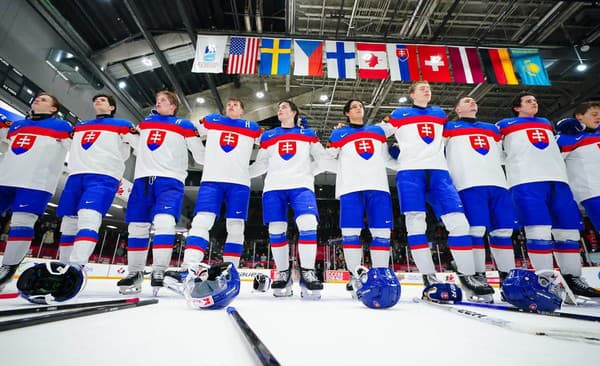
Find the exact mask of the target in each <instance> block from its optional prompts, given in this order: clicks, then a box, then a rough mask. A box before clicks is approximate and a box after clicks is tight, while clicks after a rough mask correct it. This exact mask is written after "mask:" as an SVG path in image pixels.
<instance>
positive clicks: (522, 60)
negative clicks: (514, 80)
mask: <svg viewBox="0 0 600 366" xmlns="http://www.w3.org/2000/svg"><path fill="white" fill-rule="evenodd" d="M510 56H511V58H512V60H513V63H514V65H515V69H516V70H517V73H519V77H520V78H521V84H523V85H545V86H550V85H551V84H550V79H549V78H548V73H547V72H546V68H545V67H544V61H543V60H542V56H540V52H539V50H537V49H523V48H511V49H510Z"/></svg>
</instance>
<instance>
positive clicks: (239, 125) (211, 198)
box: [167, 98, 261, 283]
mask: <svg viewBox="0 0 600 366" xmlns="http://www.w3.org/2000/svg"><path fill="white" fill-rule="evenodd" d="M243 114H244V104H243V103H242V101H241V100H239V99H236V98H229V99H228V100H227V103H226V116H222V115H219V114H209V115H208V116H206V117H205V118H204V119H203V123H202V125H201V126H200V128H199V130H200V133H201V134H202V135H206V161H205V163H204V168H203V170H202V181H201V183H200V188H199V190H198V197H197V199H196V207H195V210H194V211H195V213H194V219H193V220H192V226H191V228H190V231H189V235H188V237H187V242H186V246H185V252H184V256H183V264H182V267H183V271H169V272H168V273H167V276H169V277H172V278H173V279H174V280H176V281H177V282H179V283H180V282H181V281H182V279H183V278H182V276H185V275H186V274H187V269H188V268H189V266H190V265H195V264H198V263H200V262H202V260H203V259H204V253H205V252H206V249H207V247H208V240H209V233H208V231H209V230H210V229H211V228H212V226H213V224H214V223H215V220H216V218H217V217H218V215H219V213H220V212H221V205H222V204H223V202H225V205H226V208H227V211H226V214H225V218H226V227H227V239H226V241H225V246H224V248H223V261H224V262H231V263H233V264H234V265H235V266H236V267H237V266H238V265H239V262H240V256H241V253H242V248H243V245H244V226H245V220H246V218H247V216H248V204H249V201H250V174H249V170H248V165H249V163H250V155H251V154H252V148H253V146H254V144H255V142H257V141H258V140H257V138H258V137H259V136H260V134H261V129H260V126H259V125H258V124H257V123H256V122H254V121H248V120H244V119H242V116H243Z"/></svg>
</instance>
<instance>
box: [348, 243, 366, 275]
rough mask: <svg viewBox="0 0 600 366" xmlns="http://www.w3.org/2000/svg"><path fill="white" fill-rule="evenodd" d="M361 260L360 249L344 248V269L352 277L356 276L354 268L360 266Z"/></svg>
mask: <svg viewBox="0 0 600 366" xmlns="http://www.w3.org/2000/svg"><path fill="white" fill-rule="evenodd" d="M361 259H362V248H344V260H345V261H346V269H348V271H349V272H350V274H351V275H352V276H356V273H355V271H356V267H357V266H359V265H360V261H361Z"/></svg>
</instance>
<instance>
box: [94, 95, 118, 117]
mask: <svg viewBox="0 0 600 366" xmlns="http://www.w3.org/2000/svg"><path fill="white" fill-rule="evenodd" d="M101 97H104V98H106V100H108V105H110V106H111V107H115V109H113V110H112V112H110V115H111V116H114V115H115V112H116V111H117V101H116V100H115V97H113V96H112V95H108V94H96V95H94V97H93V98H92V102H93V101H95V100H96V99H98V98H101Z"/></svg>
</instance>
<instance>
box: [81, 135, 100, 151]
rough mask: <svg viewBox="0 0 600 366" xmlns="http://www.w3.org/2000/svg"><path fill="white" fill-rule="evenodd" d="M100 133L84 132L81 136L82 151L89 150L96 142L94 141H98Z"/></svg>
mask: <svg viewBox="0 0 600 366" xmlns="http://www.w3.org/2000/svg"><path fill="white" fill-rule="evenodd" d="M100 133H101V132H100V131H86V132H85V133H84V134H83V136H81V147H82V148H83V149H84V150H87V149H89V148H90V147H91V146H92V145H93V144H94V142H96V140H98V137H100Z"/></svg>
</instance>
